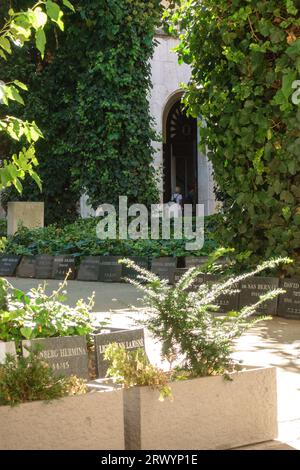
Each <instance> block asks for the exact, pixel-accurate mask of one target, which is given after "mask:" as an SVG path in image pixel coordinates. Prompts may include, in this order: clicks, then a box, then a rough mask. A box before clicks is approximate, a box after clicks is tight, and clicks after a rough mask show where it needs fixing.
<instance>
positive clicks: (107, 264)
mask: <svg viewBox="0 0 300 470" xmlns="http://www.w3.org/2000/svg"><path fill="white" fill-rule="evenodd" d="M121 258H123V257H122V256H86V257H82V258H81V259H79V258H76V257H74V256H72V255H59V256H50V255H37V256H18V255H10V254H3V255H1V256H0V276H7V277H11V276H18V277H23V278H36V279H64V278H65V276H66V274H67V273H68V272H69V278H68V279H69V280H74V279H78V280H79V281H95V282H124V281H125V282H126V279H128V278H136V273H135V271H133V270H132V269H130V268H127V267H125V266H124V265H120V264H119V262H118V261H119V259H121ZM129 259H132V260H133V261H134V262H135V263H136V264H138V265H139V266H140V267H141V268H146V269H151V270H152V271H153V272H154V273H156V274H157V275H158V276H160V277H161V278H162V279H166V280H168V281H169V283H171V284H172V283H173V282H174V281H175V282H176V281H177V280H178V279H179V278H180V276H181V275H182V274H183V273H184V272H185V271H186V270H187V268H190V267H192V266H201V265H202V264H204V263H205V262H206V261H207V257H198V258H197V257H187V258H185V260H183V259H181V260H178V259H177V258H175V257H161V258H154V259H152V260H151V261H150V260H148V258H146V257H129ZM178 265H180V266H186V268H178ZM218 280H221V279H220V277H219V276H216V275H212V274H201V275H199V276H198V278H197V281H196V282H195V288H196V285H201V284H202V283H204V282H217V281H218ZM235 287H236V289H237V290H239V293H235V294H233V295H222V296H220V297H219V299H218V301H217V303H218V305H219V307H220V312H224V313H225V312H228V311H231V310H236V309H239V308H242V307H244V306H246V305H251V304H253V303H255V302H257V300H258V298H259V296H260V295H262V294H265V293H266V292H268V291H270V290H274V289H278V288H282V289H283V290H285V293H284V294H281V295H279V296H278V297H277V298H275V299H273V300H269V301H267V302H265V303H264V304H263V305H262V306H261V307H260V308H259V309H258V311H257V313H259V314H264V315H279V316H281V317H285V318H291V319H300V277H299V278H283V279H279V278H276V277H252V278H248V279H246V280H245V281H243V282H241V283H240V285H237V286H235Z"/></svg>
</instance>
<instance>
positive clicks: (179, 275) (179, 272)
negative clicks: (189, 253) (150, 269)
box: [174, 268, 188, 284]
mask: <svg viewBox="0 0 300 470" xmlns="http://www.w3.org/2000/svg"><path fill="white" fill-rule="evenodd" d="M187 271H188V269H185V268H177V269H175V272H174V283H175V284H177V282H178V281H180V279H181V278H182V276H183V275H184V274H185V273H186V272H187Z"/></svg>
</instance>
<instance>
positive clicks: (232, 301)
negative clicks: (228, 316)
mask: <svg viewBox="0 0 300 470" xmlns="http://www.w3.org/2000/svg"><path fill="white" fill-rule="evenodd" d="M223 281H225V278H223V279H222V278H221V277H220V276H217V275H214V274H205V282H211V283H218V282H219V283H221V282H223ZM230 289H232V290H239V285H238V284H233V285H232V286H231V287H230ZM213 303H214V304H215V305H218V306H219V310H218V312H220V313H227V312H232V311H236V310H238V307H239V292H236V293H233V294H222V295H220V296H219V297H218V298H217V299H216V300H214V302H213Z"/></svg>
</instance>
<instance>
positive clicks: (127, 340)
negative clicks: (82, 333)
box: [94, 328, 145, 377]
mask: <svg viewBox="0 0 300 470" xmlns="http://www.w3.org/2000/svg"><path fill="white" fill-rule="evenodd" d="M94 341H95V353H96V365H97V375H98V377H105V376H106V372H107V369H108V362H107V361H105V360H104V353H105V350H106V348H107V347H108V346H109V345H110V344H112V343H117V344H118V345H120V346H124V347H125V349H126V350H133V349H139V348H143V349H144V348H145V339H144V330H143V329H142V328H139V329H136V330H119V331H114V332H111V333H100V334H98V335H94Z"/></svg>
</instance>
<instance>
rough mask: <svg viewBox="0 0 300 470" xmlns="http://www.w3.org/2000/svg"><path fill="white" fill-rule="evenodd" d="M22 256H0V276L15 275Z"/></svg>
mask: <svg viewBox="0 0 300 470" xmlns="http://www.w3.org/2000/svg"><path fill="white" fill-rule="evenodd" d="M20 259H21V256H18V255H2V256H1V257H0V276H14V275H15V272H16V269H17V266H18V264H19V262H20Z"/></svg>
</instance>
